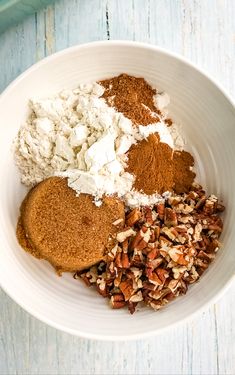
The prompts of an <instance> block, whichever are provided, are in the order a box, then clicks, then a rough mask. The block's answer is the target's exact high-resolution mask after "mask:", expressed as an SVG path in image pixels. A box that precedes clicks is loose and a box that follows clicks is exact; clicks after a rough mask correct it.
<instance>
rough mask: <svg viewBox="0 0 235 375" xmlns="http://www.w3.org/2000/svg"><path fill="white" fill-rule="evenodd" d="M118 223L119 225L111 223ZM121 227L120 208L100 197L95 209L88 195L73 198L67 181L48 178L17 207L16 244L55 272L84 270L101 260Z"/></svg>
mask: <svg viewBox="0 0 235 375" xmlns="http://www.w3.org/2000/svg"><path fill="white" fill-rule="evenodd" d="M118 219H122V220H119V221H120V224H119V225H114V224H113V223H114V222H115V221H116V220H118ZM123 224H124V205H123V203H122V202H121V201H120V200H119V199H117V198H114V197H104V199H103V204H102V205H101V207H96V206H95V205H94V203H93V197H92V196H90V195H88V194H80V195H79V197H77V196H76V192H75V191H74V190H72V189H71V188H69V187H68V184H67V179H62V178H59V177H51V178H48V179H46V180H45V181H43V182H41V183H40V184H39V185H37V186H36V187H35V188H34V189H32V191H31V192H30V193H29V194H28V195H27V196H26V198H25V200H24V202H23V204H22V206H21V216H20V218H19V221H18V226H17V237H18V241H19V243H20V245H21V246H22V247H23V248H24V249H25V250H26V251H28V252H30V253H31V254H32V255H34V256H36V257H37V258H42V259H46V260H48V261H49V262H50V263H51V264H52V265H53V266H54V267H55V268H56V269H57V271H58V272H63V271H71V272H73V271H77V270H81V269H85V268H88V267H90V266H92V265H93V264H95V263H97V262H99V261H101V260H103V259H104V258H105V253H106V249H107V248H108V247H109V244H110V245H111V242H109V238H110V236H113V235H114V234H115V233H116V232H117V231H118V230H120V228H121V227H122V226H123Z"/></svg>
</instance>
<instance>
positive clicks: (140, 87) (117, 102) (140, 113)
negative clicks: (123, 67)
mask: <svg viewBox="0 0 235 375" xmlns="http://www.w3.org/2000/svg"><path fill="white" fill-rule="evenodd" d="M100 84H101V85H102V86H103V87H104V88H105V92H104V94H103V98H104V99H105V100H106V101H107V103H108V104H109V105H111V106H113V107H114V108H116V110H117V111H119V112H122V113H123V114H124V115H125V116H126V117H127V118H129V119H130V120H131V121H132V122H133V123H134V124H135V125H148V124H152V123H156V122H158V121H159V117H158V116H157V114H160V111H159V110H158V109H157V108H156V107H155V105H154V95H155V94H156V90H155V89H153V88H152V87H151V86H150V85H149V84H148V83H147V82H146V81H145V79H144V78H137V77H133V76H129V75H127V74H121V75H119V76H117V77H114V78H110V79H106V80H103V81H101V82H100ZM154 112H155V113H154Z"/></svg>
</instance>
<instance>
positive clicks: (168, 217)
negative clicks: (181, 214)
mask: <svg viewBox="0 0 235 375" xmlns="http://www.w3.org/2000/svg"><path fill="white" fill-rule="evenodd" d="M164 224H165V225H166V226H167V227H175V226H176V225H177V224H178V220H177V214H176V212H175V211H174V210H172V208H168V207H166V208H165V215H164Z"/></svg>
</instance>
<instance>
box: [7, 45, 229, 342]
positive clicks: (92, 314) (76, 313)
mask: <svg viewBox="0 0 235 375" xmlns="http://www.w3.org/2000/svg"><path fill="white" fill-rule="evenodd" d="M123 72H125V73H129V74H132V75H136V76H141V77H144V78H145V79H146V80H147V81H149V82H150V83H151V84H152V85H154V86H155V87H156V88H158V89H159V90H164V91H166V92H167V93H168V94H169V95H170V97H171V104H170V106H169V111H170V115H171V117H172V118H173V119H174V120H175V121H176V122H178V123H180V124H181V125H182V128H183V132H184V134H185V137H186V139H187V142H188V145H187V148H188V149H189V150H190V151H191V152H192V153H193V155H194V157H195V159H196V169H197V176H198V177H197V179H198V181H199V182H201V183H202V184H203V185H204V186H206V188H207V189H208V192H213V193H214V194H216V195H218V196H219V197H220V199H222V200H223V202H224V204H225V205H226V213H225V222H224V224H225V225H224V232H223V236H222V242H223V247H222V249H221V250H220V252H219V254H218V256H217V258H216V260H215V261H214V263H213V264H212V265H211V266H210V267H209V269H208V271H207V272H206V273H205V274H204V275H203V277H202V279H201V281H200V282H199V283H197V284H195V285H193V286H192V287H191V288H190V289H189V291H188V293H187V295H186V296H184V297H181V298H178V299H177V300H176V301H174V302H173V303H171V304H169V306H167V307H166V308H164V309H163V310H162V311H160V312H157V313H155V312H153V311H150V310H148V309H142V310H140V311H138V312H137V313H136V314H134V316H129V315H128V313H127V312H126V311H124V310H123V311H118V310H116V311H115V310H111V309H109V307H108V306H107V301H106V300H104V299H102V297H100V296H99V295H97V294H96V293H95V291H94V290H92V289H89V288H87V287H85V286H84V285H83V283H82V282H80V281H76V280H74V279H73V278H72V276H71V275H70V274H64V275H63V277H58V276H57V275H56V274H55V272H54V271H53V269H52V267H51V266H50V265H49V264H48V263H47V262H45V261H38V260H36V259H34V258H33V257H32V256H30V255H28V254H26V253H25V252H24V251H22V250H21V248H20V247H19V245H18V243H17V241H16V237H15V227H16V222H17V217H18V212H19V211H18V210H19V205H20V203H21V200H22V198H23V197H24V195H25V192H26V189H25V188H24V187H23V186H22V185H21V183H20V180H19V175H18V171H17V169H16V167H15V166H14V160H13V156H12V150H11V145H12V140H13V138H14V136H15V135H16V133H17V130H18V128H19V126H20V124H21V123H22V122H23V121H24V119H25V118H26V115H27V112H28V107H27V103H28V100H29V98H31V97H35V96H36V97H44V96H48V95H50V94H52V93H55V92H57V91H58V90H60V89H63V88H75V87H76V85H77V84H78V83H80V82H89V81H95V80H100V79H103V78H107V77H110V76H113V75H116V74H118V73H123ZM0 124H1V128H0V129H1V137H0V152H1V168H0V178H1V184H0V198H1V204H2V206H1V210H0V236H1V253H0V282H1V284H2V286H3V288H4V289H5V290H6V292H7V293H9V295H10V296H11V297H12V298H13V299H14V300H16V302H18V303H19V304H20V305H21V306H22V307H24V308H25V309H26V310H28V311H29V312H30V313H32V314H33V315H35V316H36V317H38V318H39V319H41V320H43V321H45V322H47V323H49V324H51V325H53V326H55V327H57V328H60V329H63V330H65V331H67V332H71V333H74V334H78V335H82V336H86V337H95V338H111V339H114V338H116V339H118V338H122V339H123V338H129V337H137V336H138V335H145V334H151V333H152V332H156V331H158V330H160V329H163V328H165V327H167V326H169V325H171V324H173V323H175V322H177V321H180V320H182V319H184V318H186V317H188V316H189V315H190V314H192V313H194V312H195V311H197V310H198V309H199V308H201V307H202V306H204V305H205V304H206V303H208V302H209V301H211V300H212V299H214V298H215V297H216V296H217V295H218V294H219V292H220V291H221V290H222V289H223V287H224V286H225V285H226V284H227V283H228V281H229V280H231V278H232V276H233V275H234V273H235V254H234V251H233V246H232V245H233V241H234V237H235V234H234V230H233V223H234V222H235V195H234V194H233V186H234V185H235V169H234V164H235V153H234V149H235V126H234V125H235V110H234V107H233V105H232V104H231V103H230V102H229V100H228V99H227V98H226V96H225V95H224V94H223V93H222V92H221V91H220V90H219V89H218V88H217V87H216V86H215V85H214V83H212V82H211V81H210V80H209V79H208V78H206V77H205V76H204V75H203V74H202V73H200V72H199V71H197V70H196V69H195V68H193V67H192V66H191V65H189V64H187V63H185V62H184V61H182V60H180V59H178V58H176V57H174V56H171V55H169V54H168V53H166V52H164V51H161V50H159V49H157V48H154V47H149V46H144V45H139V44H133V43H122V42H119V43H115V42H111V43H94V44H90V45H84V46H78V47H74V48H72V49H69V50H67V51H63V52H62V53H59V54H57V55H54V56H52V57H50V58H48V59H46V60H43V61H42V62H40V63H39V64H37V65H35V66H33V67H32V68H31V69H29V70H28V71H27V72H26V73H24V74H23V75H22V76H21V77H20V78H18V79H17V80H16V81H15V82H14V83H13V84H12V85H11V86H10V88H8V89H7V91H6V92H5V93H4V94H3V95H2V96H1V98H0ZM146 323H147V324H146Z"/></svg>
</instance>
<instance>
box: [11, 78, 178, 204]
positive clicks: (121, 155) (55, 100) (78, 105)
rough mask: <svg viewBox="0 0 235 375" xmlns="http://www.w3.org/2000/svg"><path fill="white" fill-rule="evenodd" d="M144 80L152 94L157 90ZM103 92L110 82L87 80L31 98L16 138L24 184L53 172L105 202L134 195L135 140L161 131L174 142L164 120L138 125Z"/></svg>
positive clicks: (162, 137)
mask: <svg viewBox="0 0 235 375" xmlns="http://www.w3.org/2000/svg"><path fill="white" fill-rule="evenodd" d="M134 78H135V77H133V80H134ZM141 82H142V84H143V88H147V93H148V92H149V93H151V95H152V93H153V92H155V90H151V89H150V86H149V85H148V84H147V83H146V82H145V81H143V80H142V81H141ZM103 94H104V87H102V86H101V85H99V84H97V83H92V84H85V85H84V84H81V85H79V87H78V88H77V89H75V90H64V91H62V92H61V93H59V94H57V95H54V96H52V97H50V98H46V99H32V100H31V101H30V107H31V115H30V117H29V118H28V121H27V122H26V123H25V124H24V125H23V126H22V127H21V129H20V131H19V133H18V136H17V138H16V140H15V159H16V164H17V165H18V167H19V170H20V172H21V179H22V182H23V183H24V184H26V185H28V186H34V185H35V184H37V183H39V182H40V181H42V180H44V179H45V178H48V177H50V176H53V175H58V176H62V177H67V178H68V184H69V186H70V187H71V188H73V189H74V190H75V191H76V192H77V194H80V193H87V194H91V195H93V196H94V197H95V202H96V204H97V205H99V204H100V203H101V202H100V198H101V197H102V196H103V195H104V194H110V195H111V194H118V196H120V197H125V196H126V194H127V195H128V197H129V196H130V191H131V190H132V186H133V183H134V178H135V177H134V176H133V175H131V174H130V173H127V172H125V166H126V162H127V158H126V155H125V153H126V152H127V151H128V150H129V148H130V147H131V146H132V145H133V144H135V143H136V142H137V141H141V140H143V139H146V138H147V137H148V136H149V134H151V133H153V132H158V134H159V136H160V139H161V141H162V142H165V143H167V144H169V145H170V146H171V147H174V139H173V138H172V136H171V132H170V128H168V127H167V125H166V124H165V123H164V121H163V119H161V118H160V117H159V118H158V122H157V123H154V124H150V125H147V126H143V125H140V126H133V122H132V121H131V120H130V119H128V118H126V117H125V116H124V115H123V114H122V113H119V112H117V111H116V110H115V109H114V108H111V107H110V106H108V105H107V104H106V103H105V100H104V99H102V98H101V96H102V95H103ZM142 95H144V94H142ZM146 95H147V94H146ZM148 96H149V94H148V95H147V97H148ZM149 100H150V98H149V97H148V99H146V100H145V103H146V104H147V102H148V101H149ZM151 100H153V99H151ZM134 194H135V192H132V193H131V195H132V196H133V195H134ZM142 198H143V199H144V200H145V201H146V197H144V196H143V197H142ZM125 200H126V202H127V201H128V198H125ZM138 200H139V195H138ZM151 200H153V197H152V198H151ZM133 201H137V199H136V198H135V197H134V200H133V199H132V202H133Z"/></svg>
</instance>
